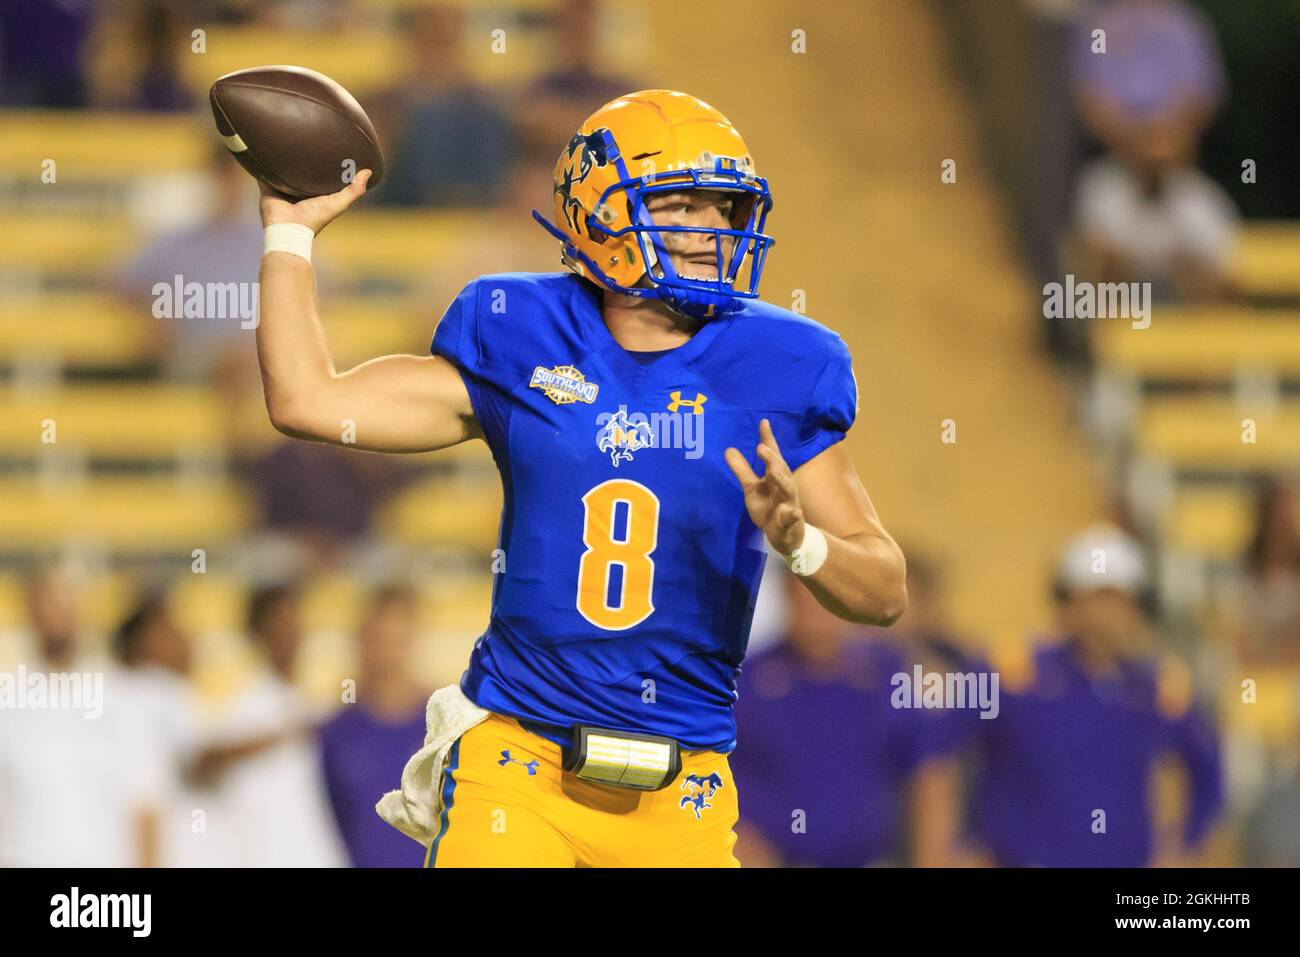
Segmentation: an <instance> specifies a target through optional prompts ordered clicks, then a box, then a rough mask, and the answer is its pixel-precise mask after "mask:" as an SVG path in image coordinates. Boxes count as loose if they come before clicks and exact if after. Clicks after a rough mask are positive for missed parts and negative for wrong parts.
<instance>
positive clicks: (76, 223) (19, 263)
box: [0, 212, 139, 279]
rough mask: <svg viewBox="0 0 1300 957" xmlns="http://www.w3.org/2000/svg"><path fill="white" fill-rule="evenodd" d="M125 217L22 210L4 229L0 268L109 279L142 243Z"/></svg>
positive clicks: (7, 221) (13, 216)
mask: <svg viewBox="0 0 1300 957" xmlns="http://www.w3.org/2000/svg"><path fill="white" fill-rule="evenodd" d="M138 238H139V237H138V231H137V230H136V228H135V227H134V225H133V224H132V223H131V221H130V220H129V219H127V218H125V217H95V216H81V215H77V214H76V213H64V212H41V213H16V214H13V215H10V216H6V217H5V228H4V229H3V230H0V272H8V271H11V270H28V271H30V272H33V273H44V274H50V273H54V274H60V275H65V276H69V275H71V276H78V277H80V278H82V279H86V278H88V277H92V276H98V277H101V278H102V277H103V276H104V275H105V274H106V273H107V271H108V270H109V269H110V268H111V267H112V266H113V265H115V264H116V263H118V262H120V261H121V259H122V257H123V256H125V255H126V254H127V253H128V252H130V250H132V249H134V248H135V246H136V243H137V241H138Z"/></svg>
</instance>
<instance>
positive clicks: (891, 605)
mask: <svg viewBox="0 0 1300 957" xmlns="http://www.w3.org/2000/svg"><path fill="white" fill-rule="evenodd" d="M823 534H825V536H826V545H827V553H826V561H825V562H824V563H823V564H822V566H821V568H819V569H817V571H816V572H814V573H813V574H812V575H809V576H807V577H805V578H804V579H803V581H804V583H805V584H806V585H807V586H808V589H809V590H810V591H811V592H812V593H813V595H815V596H816V598H817V600H818V601H819V602H821V604H822V607H823V608H826V609H827V610H829V611H831V612H834V613H835V614H836V615H838V616H839V617H841V618H844V619H847V620H849V621H856V622H860V623H862V624H867V625H885V626H888V625H892V624H893V623H894V622H895V621H897V620H898V619H899V618H900V617H901V616H902V614H903V612H904V611H905V610H906V609H907V584H906V579H907V564H906V562H905V561H904V560H903V553H902V551H901V550H900V549H899V547H898V546H897V545H896V544H895V543H894V541H893V539H891V538H889V537H888V536H881V535H877V534H875V533H870V532H863V533H861V534H858V535H851V536H847V537H843V538H841V537H839V536H837V535H832V534H831V533H830V532H823Z"/></svg>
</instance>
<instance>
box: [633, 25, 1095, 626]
mask: <svg viewBox="0 0 1300 957" xmlns="http://www.w3.org/2000/svg"><path fill="white" fill-rule="evenodd" d="M715 6H716V9H711V15H712V17H713V19H714V20H715V21H716V22H718V23H727V24H728V27H727V34H728V35H727V41H726V44H725V45H719V46H712V47H710V48H709V49H707V50H706V49H701V48H700V46H698V45H697V43H696V42H695V41H694V40H690V41H688V40H686V39H683V37H682V36H681V35H674V36H670V35H668V31H674V30H675V28H674V27H672V25H671V24H657V26H658V27H659V28H660V29H663V30H664V31H665V34H664V35H663V36H658V37H656V38H655V39H656V42H655V43H654V44H653V48H654V49H656V50H658V51H659V57H658V58H657V59H656V61H655V64H656V70H655V74H654V81H655V83H656V84H662V85H665V86H675V87H678V88H681V89H686V90H689V91H691V92H694V93H695V94H696V95H698V96H700V97H702V98H703V99H704V100H706V101H708V102H713V103H715V104H719V105H722V106H723V108H724V110H725V111H726V112H727V113H728V115H729V116H730V118H731V119H732V120H733V121H734V122H735V123H736V124H737V126H738V127H739V128H740V129H741V130H743V131H744V132H745V135H746V137H747V140H748V143H749V146H750V148H751V149H752V150H753V152H754V155H755V157H756V160H757V163H758V167H759V171H760V173H762V174H763V175H765V176H767V177H768V178H769V179H770V180H771V182H772V184H773V190H774V195H775V199H776V205H775V209H774V212H773V218H772V221H771V226H772V230H771V231H772V232H773V234H774V235H775V236H776V237H777V245H776V247H775V249H774V251H773V253H772V256H771V259H770V263H769V266H768V270H767V272H766V274H765V277H764V284H763V294H764V298H765V299H767V300H769V301H771V302H774V303H776V304H779V305H785V306H790V305H791V304H792V303H793V302H794V300H795V298H796V296H797V295H798V292H797V291H798V290H803V291H804V294H805V295H806V304H807V312H808V314H809V315H810V316H812V317H814V318H816V319H818V320H820V321H822V322H825V323H826V324H828V325H830V326H831V327H832V328H834V329H836V330H837V331H838V332H840V333H841V334H842V335H843V336H844V338H845V340H846V341H847V342H848V344H849V347H850V348H851V349H852V351H853V355H854V365H855V368H856V373H857V379H858V386H859V399H860V410H859V415H858V420H857V426H856V427H855V429H854V430H853V432H852V433H851V435H850V439H849V441H850V448H851V451H852V454H853V457H854V460H855V462H856V464H857V467H858V471H859V473H860V474H861V475H862V478H863V480H864V482H865V484H866V485H867V488H868V490H869V491H870V492H871V493H872V496H873V499H874V501H875V504H876V507H877V509H878V511H879V512H880V514H881V517H882V519H883V520H884V521H885V523H886V525H887V527H889V528H890V529H891V531H893V532H894V533H895V535H896V536H897V537H898V538H899V539H900V541H902V543H903V544H904V547H905V549H906V548H910V549H911V550H913V551H917V552H920V551H924V552H926V553H927V554H929V555H931V556H933V557H934V558H937V559H938V560H939V561H941V562H942V563H943V564H944V565H945V566H946V567H947V568H948V569H950V574H949V576H948V586H949V588H948V595H949V602H948V605H949V611H950V613H951V617H952V621H953V623H954V625H955V626H956V627H957V628H958V629H959V630H960V631H961V632H963V633H964V634H968V635H971V636H978V640H980V641H981V643H992V644H995V645H997V646H998V647H999V648H1001V647H1016V646H1018V645H1019V639H1021V638H1023V636H1024V635H1025V634H1026V632H1028V631H1032V630H1035V629H1041V628H1045V627H1048V626H1049V625H1050V605H1049V600H1048V590H1047V585H1048V577H1049V572H1050V566H1051V563H1052V561H1053V560H1054V559H1055V557H1056V554H1057V552H1058V550H1059V547H1060V545H1061V543H1062V541H1063V540H1064V539H1065V538H1066V537H1067V536H1068V535H1069V534H1071V533H1072V532H1073V531H1075V530H1076V529H1078V528H1080V527H1081V526H1082V525H1084V524H1086V523H1087V522H1089V521H1090V520H1093V519H1095V518H1097V517H1098V516H1099V515H1101V514H1103V502H1102V496H1101V494H1100V489H1099V482H1098V478H1097V474H1096V473H1095V472H1094V469H1093V466H1092V464H1091V460H1090V456H1089V450H1088V445H1087V441H1088V440H1087V438H1086V436H1085V435H1084V433H1083V430H1082V428H1081V427H1079V426H1078V425H1077V424H1076V421H1075V417H1074V414H1073V411H1072V405H1071V401H1070V392H1069V387H1068V384H1067V383H1066V382H1065V381H1064V379H1063V378H1062V377H1061V376H1060V375H1059V373H1058V372H1057V371H1056V370H1055V368H1054V367H1053V366H1052V365H1051V364H1050V362H1049V361H1048V359H1047V358H1046V357H1045V355H1044V354H1043V353H1042V352H1040V350H1039V348H1038V345H1037V331H1038V322H1039V320H1038V318H1037V317H1038V316H1039V315H1040V314H1041V299H1040V297H1039V296H1038V294H1037V291H1036V290H1035V289H1034V288H1032V287H1031V285H1030V284H1029V281H1028V279H1027V276H1026V274H1025V272H1024V270H1023V269H1022V268H1021V264H1020V263H1018V262H1017V261H1016V259H1015V257H1014V255H1013V252H1012V248H1013V243H1012V237H1011V235H1010V232H1009V231H1010V229H1011V226H1010V217H1009V216H1008V215H1007V212H1006V209H1005V206H1004V203H1003V201H1002V200H1001V198H1000V197H999V196H998V195H997V192H996V190H995V188H994V185H993V183H992V180H991V178H990V176H989V175H988V172H987V170H986V169H985V166H984V162H983V158H982V156H981V152H980V148H979V144H978V142H977V137H976V131H975V129H974V128H973V123H972V116H973V110H972V109H971V108H970V105H969V104H968V103H967V102H966V101H965V100H964V98H963V95H962V92H961V90H960V86H959V81H958V79H957V77H956V76H955V75H954V71H953V68H952V66H951V64H950V63H949V62H948V59H947V49H946V38H945V37H944V35H943V33H942V24H941V23H940V22H939V20H938V17H937V16H936V5H931V4H926V3H917V2H915V0H874V2H872V3H870V4H855V3H854V4H851V3H834V4H805V5H803V6H802V7H800V9H799V11H798V14H797V15H795V16H788V15H784V16H783V15H779V14H777V13H775V12H768V11H766V10H765V9H764V8H763V7H762V6H761V5H759V6H755V5H752V4H742V3H734V2H730V0H728V2H724V3H720V4H717V5H715ZM795 30H803V31H805V33H804V37H805V38H806V52H804V53H796V52H793V49H792V44H794V43H795V42H796V40H797V38H796V37H794V36H793V33H792V31H795ZM695 36H699V37H704V36H705V33H699V34H695ZM744 50H753V51H755V57H756V59H758V58H760V57H761V58H762V60H761V62H769V63H770V62H772V61H773V60H777V59H779V58H780V57H782V56H786V57H789V58H790V60H791V66H790V68H783V69H780V70H776V69H768V70H748V71H746V72H745V74H744V76H745V83H744V84H743V85H739V84H737V83H736V73H735V70H734V68H735V67H736V66H737V65H738V64H737V59H736V58H735V57H733V56H732V53H734V51H744ZM800 61H802V64H803V68H802V69H799V68H798V64H799V63H800ZM739 65H740V66H741V68H742V69H743V67H744V62H743V60H742V61H741V62H740V63H739ZM850 78H851V79H850ZM948 159H952V160H955V161H956V182H955V183H952V184H945V183H943V182H941V179H940V173H941V164H942V163H943V162H944V161H945V160H948ZM828 185H830V188H828ZM945 420H952V422H953V423H955V427H956V428H955V434H956V441H955V442H952V443H945V442H944V441H943V439H944V422H945Z"/></svg>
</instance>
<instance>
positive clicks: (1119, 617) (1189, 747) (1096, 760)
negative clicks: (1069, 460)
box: [971, 525, 1223, 867]
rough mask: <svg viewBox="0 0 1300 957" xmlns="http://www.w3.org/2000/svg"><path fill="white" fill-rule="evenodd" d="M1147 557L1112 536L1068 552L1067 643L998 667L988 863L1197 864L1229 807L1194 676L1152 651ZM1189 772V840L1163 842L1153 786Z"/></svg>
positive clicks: (975, 821)
mask: <svg viewBox="0 0 1300 957" xmlns="http://www.w3.org/2000/svg"><path fill="white" fill-rule="evenodd" d="M1148 587H1149V582H1148V576H1147V570H1146V563H1145V560H1144V557H1143V555H1142V551H1141V549H1140V548H1139V547H1138V545H1137V544H1136V543H1135V542H1134V541H1133V540H1132V539H1130V538H1128V537H1127V536H1126V535H1125V534H1124V533H1122V532H1121V531H1119V530H1118V529H1116V528H1114V527H1113V526H1109V525H1098V526H1094V527H1093V528H1090V529H1088V530H1087V531H1086V532H1084V533H1083V534H1082V535H1081V536H1080V537H1079V538H1077V539H1075V540H1074V541H1073V542H1071V543H1070V545H1069V546H1067V548H1066V551H1065V554H1064V556H1063V559H1062V562H1061V565H1060V569H1059V571H1058V577H1057V586H1056V590H1057V598H1058V600H1059V602H1060V608H1059V610H1060V620H1061V626H1062V628H1061V631H1062V636H1063V637H1061V638H1060V639H1059V640H1057V641H1054V642H1052V643H1049V644H1045V645H1043V646H1041V647H1038V648H1037V649H1035V650H1033V651H1032V652H1031V653H1030V654H1028V655H1026V656H1024V657H1022V658H1021V659H1020V660H1019V661H1015V660H1013V659H1011V658H1010V657H1008V658H1007V660H1004V661H1002V662H1000V666H999V669H998V670H999V674H1000V678H1001V681H1000V691H1001V693H1000V702H999V714H998V717H997V718H996V720H992V721H982V722H979V728H978V735H977V737H978V747H979V750H980V757H981V763H982V765H983V769H982V770H983V773H982V775H980V780H979V783H978V784H977V785H976V787H975V788H974V797H973V801H972V815H971V820H972V826H973V829H974V831H975V836H976V837H977V839H979V840H980V841H981V842H982V843H983V844H984V845H985V846H986V847H987V849H988V851H989V853H990V855H991V862H992V863H995V864H997V865H1000V866H1010V867H1026V866H1046V867H1144V866H1148V865H1151V864H1155V863H1191V862H1193V861H1194V860H1195V858H1196V857H1197V855H1198V854H1199V852H1200V851H1201V850H1202V849H1203V847H1204V844H1205V841H1206V838H1207V836H1208V835H1209V833H1210V831H1211V828H1212V826H1213V824H1214V823H1215V821H1216V819H1217V818H1218V816H1219V814H1220V811H1221V809H1222V805H1223V775H1222V768H1221V763H1220V755H1219V740H1218V735H1217V732H1216V730H1215V728H1214V726H1213V725H1212V723H1211V722H1210V720H1209V718H1208V717H1207V715H1206V714H1205V713H1204V712H1203V711H1202V709H1201V708H1200V707H1198V706H1197V704H1196V702H1195V700H1194V697H1193V694H1192V683H1191V679H1190V673H1189V671H1188V669H1187V667H1186V666H1185V665H1183V664H1181V663H1180V662H1178V661H1177V660H1175V659H1173V658H1172V657H1171V656H1167V655H1160V654H1159V653H1157V651H1156V650H1155V649H1154V648H1153V647H1152V639H1151V637H1150V634H1149V632H1148V629H1147V627H1146V622H1145V615H1144V611H1143V609H1142V596H1143V593H1144V592H1145V591H1146V590H1147V589H1148ZM1166 756H1174V757H1176V758H1178V759H1179V760H1180V761H1181V763H1182V765H1183V766H1184V768H1185V769H1186V775H1185V778H1186V781H1187V782H1188V783H1187V795H1186V799H1185V801H1183V802H1181V803H1182V804H1183V805H1184V806H1185V808H1186V811H1185V813H1184V814H1183V816H1182V821H1181V827H1177V828H1174V829H1173V831H1172V832H1171V833H1158V825H1160V824H1161V822H1160V821H1158V820H1157V819H1155V818H1154V817H1153V814H1152V811H1153V807H1152V803H1153V794H1154V791H1153V779H1154V776H1155V772H1156V770H1157V768H1158V766H1159V765H1160V764H1161V762H1162V759H1163V758H1165V757H1166Z"/></svg>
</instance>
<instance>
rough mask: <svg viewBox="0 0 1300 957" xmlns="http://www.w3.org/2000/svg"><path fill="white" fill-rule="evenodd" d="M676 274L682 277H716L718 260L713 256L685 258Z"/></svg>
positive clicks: (711, 278) (710, 278)
mask: <svg viewBox="0 0 1300 957" xmlns="http://www.w3.org/2000/svg"><path fill="white" fill-rule="evenodd" d="M677 274H678V275H679V276H681V278H683V279H709V280H713V279H717V278H718V260H717V257H715V256H702V257H698V258H694V259H686V260H685V261H684V262H683V263H682V266H681V268H679V269H678V270H677Z"/></svg>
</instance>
